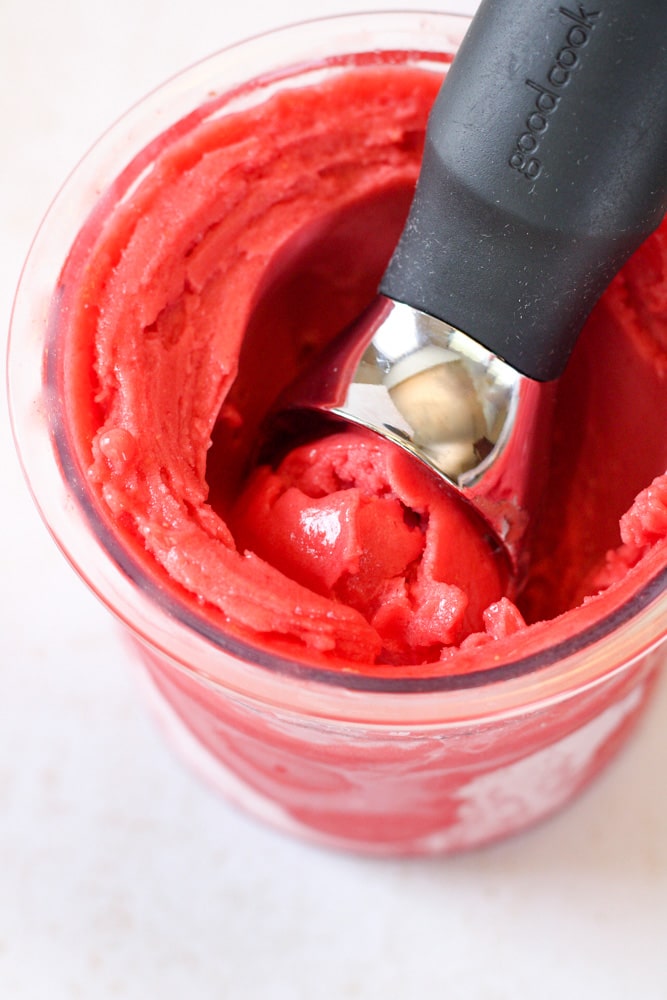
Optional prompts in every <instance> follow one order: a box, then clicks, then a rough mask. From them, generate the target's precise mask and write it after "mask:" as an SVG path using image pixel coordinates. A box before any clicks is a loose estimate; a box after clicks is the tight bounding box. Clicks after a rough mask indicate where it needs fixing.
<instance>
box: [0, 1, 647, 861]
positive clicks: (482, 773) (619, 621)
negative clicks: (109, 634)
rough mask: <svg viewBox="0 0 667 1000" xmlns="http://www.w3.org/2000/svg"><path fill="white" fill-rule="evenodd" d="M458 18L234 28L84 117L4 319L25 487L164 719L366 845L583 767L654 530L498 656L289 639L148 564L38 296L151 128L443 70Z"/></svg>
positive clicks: (457, 845) (616, 691) (434, 833)
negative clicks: (98, 480) (111, 510)
mask: <svg viewBox="0 0 667 1000" xmlns="http://www.w3.org/2000/svg"><path fill="white" fill-rule="evenodd" d="M467 24H468V21H467V20H466V19H465V18H463V17H459V16H456V15H449V14H431V13H418V12H406V13H400V12H393V13H380V14H355V15H349V16H342V17H337V18H331V19H324V20H320V21H313V22H310V23H303V24H299V25H294V26H290V27H287V28H285V29H282V30H279V31H274V32H271V33H269V34H266V35H264V36H260V37H257V38H254V39H251V40H249V41H247V42H244V43H242V44H240V45H236V46H234V47H232V48H229V49H227V50H225V51H222V52H220V53H218V54H216V55H214V56H212V57H211V58H210V59H207V60H205V61H204V62H202V63H201V64H198V65H196V66H194V67H193V68H191V69H189V70H187V71H186V72H184V73H183V74H181V75H179V76H177V77H175V78H174V79H172V80H171V81H169V82H168V83H167V84H165V85H164V86H163V87H161V88H160V89H158V90H157V91H155V92H154V93H153V94H151V95H149V96H148V97H147V98H146V99H145V100H144V101H143V102H141V103H140V104H139V105H138V106H136V107H135V108H134V109H133V110H132V111H130V112H129V113H128V115H127V116H125V117H124V118H123V119H122V120H121V121H120V122H119V123H117V124H116V125H115V126H114V127H113V128H112V129H111V130H110V131H109V132H107V133H106V134H105V136H103V138H102V139H101V140H100V141H99V143H98V144H97V145H96V146H95V147H94V148H93V150H92V151H91V152H90V153H89V154H88V156H87V157H86V158H85V159H84V160H83V162H82V163H81V164H80V165H79V166H78V167H77V168H76V170H75V171H74V173H73V174H72V176H71V177H70V179H69V180H68V182H67V183H66V185H65V186H64V188H63V190H62V191H61V192H60V194H59V195H58V197H57V198H56V200H55V202H54V204H53V206H52V207H51V209H50V211H49V213H48V215H47V217H46V219H45V221H44V223H43V225H42V228H41V230H40V232H39V233H38V236H37V238H36V240H35V243H34V246H33V248H32V251H31V253H30V256H29V259H28V261H27V264H26V267H25V271H24V274H23V277H22V281H21V285H20V288H19V292H18V296H17V300H16V305H15V310H14V315H13V323H12V333H11V344H10V364H9V369H10V370H9V375H10V399H11V409H12V418H13V425H14V429H15V434H16V438H17V443H18V449H19V452H20V456H21V459H22V462H23V465H24V468H25V471H26V475H27V478H28V481H29V484H30V488H31V490H32V493H33V495H34V497H35V500H36V502H37V505H38V506H39V508H40V510H41V512H42V514H43V517H44V519H45V521H46V522H47V524H48V526H49V528H50V530H51V532H52V534H53V536H54V538H55V540H56V542H57V543H58V544H59V546H60V547H61V548H62V550H63V552H64V553H65V555H66V556H67V558H68V559H69V561H70V562H71V564H72V565H73V566H74V568H75V569H76V571H77V572H78V573H79V574H80V576H81V577H82V578H83V580H84V581H85V582H86V583H87V584H88V586H89V587H90V588H91V589H92V590H93V591H94V592H95V593H96V594H97V595H98V596H99V597H100V599H101V600H102V601H103V602H104V603H105V604H106V605H107V607H108V608H109V609H110V611H111V612H112V613H113V614H114V615H115V616H116V617H117V619H119V621H120V622H121V623H122V625H123V627H124V629H125V631H126V633H127V636H128V639H129V645H128V648H129V650H130V655H131V656H132V657H133V658H135V659H136V661H137V662H138V663H139V664H141V665H142V668H143V672H144V676H145V677H146V679H147V682H148V688H149V691H150V694H151V697H152V699H153V701H154V704H155V706H156V708H157V710H158V713H159V715H160V717H161V719H162V720H163V722H164V724H165V727H166V729H167V731H168V733H169V734H170V737H171V738H172V739H174V740H175V741H176V742H177V744H178V745H179V746H180V748H181V749H182V751H183V753H184V755H185V756H186V757H187V759H188V760H189V761H190V762H191V763H192V764H193V765H194V766H195V767H196V768H197V769H198V770H199V771H200V772H201V773H202V774H204V775H205V776H206V778H207V779H208V780H210V781H212V782H213V783H214V785H215V786H216V787H217V788H219V789H220V791H221V792H222V793H223V794H224V795H226V796H227V797H228V798H229V799H231V800H232V801H234V802H236V803H238V804H240V805H241V806H242V807H243V808H245V809H246V810H248V811H249V812H250V813H252V814H254V815H256V816H257V817H259V818H261V819H263V820H266V821H268V822H270V823H272V824H274V825H275V826H277V827H279V828H281V829H283V830H285V831H289V832H291V833H294V834H297V835H300V836H304V837H306V838H309V839H311V840H314V841H316V842H319V843H322V844H326V845H330V846H335V847H340V848H346V849H351V850H357V851H362V852H366V853H371V854H378V855H381V854H399V853H404V854H405V853H413V854H419V853H435V852H450V851H458V850H463V849H468V848H471V847H474V846H478V845H480V844H483V843H485V842H488V841H491V840H494V839H497V838H500V837H504V836H507V835H509V834H512V833H515V832H516V831H518V830H521V829H523V828H525V827H526V826H528V825H529V824H532V823H534V822H536V821H537V820H540V819H542V818H543V817H545V816H547V815H548V814H550V813H552V812H553V811H554V810H556V809H558V808H559V807H561V806H563V805H564V804H565V803H566V802H568V801H569V800H570V799H571V798H572V797H573V796H574V795H575V794H576V793H578V792H579V791H580V790H581V789H582V788H584V787H585V786H586V785H587V784H588V782H590V780H591V779H592V778H593V777H594V776H595V775H596V774H598V772H599V771H600V770H601V769H602V768H603V767H604V766H605V765H606V764H607V762H608V761H609V760H610V759H611V758H612V756H613V755H614V753H615V752H616V751H617V749H618V748H619V747H620V746H621V744H622V743H623V742H624V740H625V739H626V737H627V736H628V734H629V733H630V732H631V730H632V727H633V724H634V723H635V721H636V719H637V718H638V717H639V715H640V713H641V709H642V707H643V706H644V704H645V702H646V700H647V698H648V697H649V694H650V691H651V687H652V684H653V683H654V680H655V675H656V668H657V667H658V666H659V664H660V663H661V662H662V660H663V659H664V651H663V650H662V649H661V648H660V647H661V643H662V640H663V639H664V637H665V631H666V613H667V598H666V596H665V580H666V579H667V566H666V557H665V549H664V547H662V548H660V547H658V548H657V549H656V551H655V552H653V553H651V554H649V555H648V556H647V557H646V559H645V560H644V561H643V563H642V565H641V567H640V568H639V569H638V570H637V571H636V572H635V573H634V574H632V575H631V576H630V577H629V578H628V579H627V581H624V582H623V583H622V584H621V585H619V586H618V587H617V588H616V589H615V590H614V591H613V594H611V596H610V597H609V599H608V600H606V601H605V602H603V603H602V604H599V605H598V604H595V603H592V604H591V603H589V604H583V605H582V606H580V607H577V608H575V609H573V610H572V611H569V612H567V615H566V616H565V617H564V618H563V619H561V620H559V621H558V622H556V623H554V625H553V628H550V627H549V626H546V627H543V628H541V629H540V630H538V631H537V632H535V634H533V633H532V632H531V633H528V634H527V635H526V636H525V637H524V638H523V639H522V641H521V642H517V644H516V647H515V648H513V649H511V650H510V651H509V652H508V650H507V646H504V647H503V655H502V657H500V658H499V657H498V656H497V655H496V654H495V653H494V651H493V650H492V649H489V650H487V652H486V653H485V654H484V655H485V656H486V659H484V657H482V659H481V660H480V667H483V669H477V670H475V671H473V672H472V673H469V674H462V675H454V676H452V675H447V674H446V673H444V672H443V673H442V674H439V673H438V672H437V671H436V672H434V671H431V672H430V673H429V675H428V676H424V677H420V676H419V675H418V673H417V674H416V675H412V676H408V675H403V674H402V673H401V672H398V673H395V674H393V675H392V674H390V673H389V672H387V671H378V672H376V673H374V672H373V671H372V670H370V669H369V670H368V671H360V672H352V671H341V670H339V669H330V668H328V667H327V665H326V662H325V661H323V660H322V659H321V658H319V659H318V658H317V657H315V658H313V659H312V661H311V662H309V661H308V658H307V657H304V656H300V657H299V658H296V657H294V658H290V657H289V656H288V655H286V653H285V649H284V647H283V648H281V649H280V650H272V649H271V646H270V644H267V643H260V642H256V643H255V642H252V641H251V640H250V639H248V638H247V637H246V636H244V635H243V634H241V633H240V632H239V630H238V629H235V628H233V627H231V626H230V627H229V628H225V626H224V624H221V623H220V622H219V621H212V620H211V619H210V618H208V617H207V616H206V614H205V613H204V612H203V611H202V612H199V611H198V610H197V607H196V603H195V604H193V602H192V600H186V599H185V598H183V599H181V597H179V590H178V588H177V587H169V586H163V585H162V584H161V583H160V582H156V578H155V577H154V575H153V574H152V573H151V572H150V571H149V569H147V564H146V562H145V559H144V557H143V556H142V555H141V554H140V553H138V551H137V549H136V546H135V545H133V544H131V543H129V542H128V539H127V538H126V537H125V535H124V534H123V533H122V532H121V531H116V530H115V529H114V524H113V521H112V520H111V519H110V518H109V517H108V516H107V515H106V514H105V512H104V511H103V510H102V509H101V507H100V502H99V497H98V496H97V495H96V494H95V493H94V491H93V490H92V489H91V488H90V486H89V484H88V482H87V480H86V472H85V468H84V465H83V463H82V462H81V458H80V454H81V449H80V447H79V445H77V444H76V441H77V440H79V441H80V439H81V433H82V432H81V428H80V427H76V426H75V425H76V423H77V420H79V417H80V410H76V412H75V408H74V407H73V405H72V402H71V400H70V399H68V390H67V386H68V384H69V382H68V379H69V377H70V376H69V375H68V374H67V372H66V371H65V370H64V369H63V361H62V358H63V349H62V343H61V339H62V337H64V336H65V335H66V323H63V324H60V323H59V321H58V311H57V309H55V310H54V301H55V296H57V289H58V283H59V275H60V274H61V271H62V268H63V264H64V262H65V260H66V258H67V256H68V253H69V251H70V247H71V246H72V245H73V244H74V243H75V241H77V240H78V241H79V243H78V245H79V247H80V248H83V249H82V250H81V252H83V253H85V252H86V239H85V238H84V239H83V241H82V239H81V235H80V234H81V233H84V234H85V233H86V232H88V233H93V232H94V231H95V227H96V226H97V225H98V224H101V221H102V220H103V219H104V218H105V216H106V213H108V212H109V211H112V210H113V207H114V205H115V204H116V203H117V202H119V201H122V200H123V199H127V198H128V196H129V195H130V194H131V192H132V191H133V190H136V189H137V187H138V186H139V185H140V184H141V182H142V179H143V178H145V177H146V176H148V174H149V173H150V171H151V169H152V167H153V164H154V159H155V156H156V155H157V154H158V152H159V151H160V150H162V149H163V148H165V142H167V144H169V143H171V142H174V143H177V142H178V141H180V139H181V138H182V137H183V136H184V135H187V133H188V131H189V130H190V129H191V128H194V127H196V125H197V123H198V122H200V121H202V120H204V119H205V118H206V117H207V116H218V117H219V116H225V115H231V114H234V113H235V112H237V111H242V110H243V109H247V108H249V107H251V106H253V105H256V104H258V103H260V102H262V101H265V100H267V99H268V97H269V96H270V95H271V94H273V93H276V92H277V91H280V90H281V89H282V88H292V87H302V86H308V85H310V84H312V83H313V82H316V81H318V80H322V79H325V78H326V77H327V75H328V74H334V73H340V72H341V71H348V70H350V68H351V67H353V66H355V65H363V66H368V65H374V64H375V63H378V64H382V65H386V64H387V62H388V61H389V62H393V63H395V64H396V65H397V66H419V67H425V68H428V69H434V70H436V71H438V72H443V71H445V70H446V67H447V64H448V62H449V61H450V60H451V57H452V55H453V53H454V52H455V51H456V48H457V46H458V44H459V42H460V40H461V38H462V37H463V35H464V33H465V30H466V28H467ZM388 53H390V54H391V55H389V56H388ZM54 316H55V319H54ZM63 330H65V333H64V332H63ZM65 353H66V352H65ZM77 405H78V404H77ZM77 413H78V414H79V417H78V416H77ZM91 669H94V664H91ZM119 739H122V734H121V733H119Z"/></svg>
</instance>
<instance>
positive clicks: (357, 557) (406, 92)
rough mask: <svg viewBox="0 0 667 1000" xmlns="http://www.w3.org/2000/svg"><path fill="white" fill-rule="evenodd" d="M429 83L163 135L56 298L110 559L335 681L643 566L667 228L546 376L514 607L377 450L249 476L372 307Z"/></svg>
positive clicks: (548, 612)
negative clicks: (333, 672) (533, 513)
mask: <svg viewBox="0 0 667 1000" xmlns="http://www.w3.org/2000/svg"><path fill="white" fill-rule="evenodd" d="M439 83H440V79H439V77H438V75H437V74H436V73H433V72H430V71H426V70H419V69H414V68H410V67H408V66H406V65H402V64H401V62H400V60H396V61H395V62H392V61H391V60H388V61H387V64H386V65H375V66H363V65H358V66H348V67H347V68H342V69H341V71H340V72H339V73H337V74H334V75H332V76H331V77H330V78H329V79H327V80H325V81H323V82H318V83H313V85H312V86H303V87H296V88H294V89H289V88H284V89H282V90H281V91H280V92H279V93H276V94H274V95H273V96H267V97H266V100H260V101H259V102H255V103H253V102H250V104H249V106H248V107H246V108H245V109H243V110H239V111H236V112H234V113H231V114H229V115H220V116H216V115H211V114H209V111H210V109H202V112H201V113H200V114H195V115H191V116H190V117H189V118H187V119H184V121H183V122H181V123H180V124H179V125H177V126H174V127H172V128H171V129H170V130H169V131H167V132H166V133H164V134H163V135H162V136H160V137H159V138H158V139H156V140H155V141H154V142H153V143H152V144H151V146H150V147H149V148H147V150H146V153H145V154H142V155H141V156H139V157H138V158H137V160H136V161H134V162H133V163H132V164H131V165H130V166H129V167H128V168H127V170H126V172H125V173H124V174H123V175H121V176H120V177H119V178H118V180H117V182H116V183H115V184H114V185H113V187H112V188H111V189H110V190H109V191H108V192H107V193H106V194H105V195H104V196H103V197H102V198H101V199H100V201H99V204H98V207H97V209H96V210H95V212H94V213H93V214H92V215H91V217H90V218H89V220H88V221H87V223H86V225H85V226H84V227H83V229H82V230H81V233H80V235H79V237H78V239H77V242H76V244H75V245H74V247H73V249H72V251H71V253H70V255H69V258H68V260H67V262H66V265H65V267H64V269H63V272H62V275H61V281H60V287H59V291H58V298H57V300H56V302H55V304H54V315H53V332H54V337H55V339H56V341H57V343H58V345H59V348H58V349H59V354H58V373H57V379H58V380H59V385H60V389H61V391H62V399H63V400H64V407H65V413H66V420H65V424H66V434H67V435H68V448H69V450H70V451H69V454H70V458H71V461H72V462H73V463H74V464H75V466H76V468H77V469H78V472H79V475H80V479H81V482H85V483H86V484H87V487H86V489H87V490H88V491H89V494H90V496H91V497H92V498H93V503H94V506H95V509H96V511H97V516H98V517H100V518H101V519H102V520H103V521H105V522H106V523H107V524H108V525H110V526H112V528H113V532H114V534H115V535H116V536H119V537H120V538H121V539H122V542H123V545H124V546H125V548H126V551H127V552H128V554H129V557H130V558H131V560H132V561H133V564H134V565H136V566H139V567H141V570H142V572H143V573H145V574H147V575H148V576H149V577H150V578H152V579H153V580H154V581H155V582H156V584H157V585H158V586H160V587H162V588H164V589H165V590H166V591H168V592H173V593H175V594H177V595H178V597H179V599H180V600H182V601H184V602H186V603H187V604H189V605H191V607H192V609H193V611H194V612H196V614H197V615H199V616H202V617H204V618H205V619H206V620H207V621H209V622H211V623H212V624H213V625H217V626H219V627H221V628H222V629H224V630H226V631H230V632H232V633H233V634H235V635H238V636H240V637H242V638H244V639H245V640H247V641H249V642H251V643H255V644H256V645H258V646H260V647H264V648H268V649H272V650H276V651H278V652H280V653H283V654H287V655H289V656H290V657H293V658H295V659H297V660H302V661H304V662H309V663H315V664H326V665H327V666H330V667H333V668H337V669H340V670H346V671H377V672H378V673H382V674H386V673H393V674H396V673H397V672H398V673H400V672H404V673H406V674H412V675H414V674H415V673H416V674H419V673H424V674H434V673H436V674H437V673H460V672H468V671H477V670H480V669H484V668H485V667H488V666H490V665H493V664H494V663H497V662H498V661H499V659H500V658H501V657H502V656H504V657H507V655H508V652H511V654H512V655H519V654H521V653H523V652H524V651H525V652H529V651H531V650H534V649H537V648H540V647H541V646H543V645H545V644H546V643H547V642H548V643H550V644H552V643H553V642H554V641H556V640H558V639H559V638H562V637H565V636H567V635H568V633H569V631H570V630H571V628H572V627H573V626H572V624H571V618H570V616H572V615H574V616H576V621H577V623H578V625H581V623H582V622H593V621H595V620H597V619H598V618H602V617H604V616H605V615H607V614H608V613H609V612H610V611H612V610H613V609H614V608H615V607H616V606H617V605H618V604H619V603H620V602H621V600H622V599H623V597H624V595H627V593H628V592H630V591H631V590H632V588H636V587H637V586H638V585H639V583H640V582H644V581H646V580H648V579H650V578H651V577H652V576H655V575H656V574H657V572H658V571H659V570H660V569H661V568H662V567H664V564H665V559H666V556H667V477H666V476H665V475H664V470H665V467H666V466H667V435H666V434H665V433H664V428H665V426H667V392H666V391H665V389H666V387H667V275H665V263H664V262H665V260H667V232H666V231H665V230H664V229H663V230H661V231H659V232H658V233H656V234H655V235H654V236H652V237H651V238H650V239H649V240H648V241H647V243H646V244H645V245H644V246H643V247H642V248H641V249H640V250H639V252H638V253H637V254H636V255H635V257H634V258H633V259H632V260H631V261H630V262H629V264H628V265H627V266H626V267H625V269H624V271H623V272H622V273H621V274H620V275H619V276H618V277H617V279H616V280H615V282H614V283H613V285H612V287H611V288H610V290H609V291H608V292H607V294H606V296H605V297H604V298H603V300H602V301H601V303H600V304H599V306H598V307H597V309H596V311H595V313H594V315H593V316H592V317H591V319H590V321H589V323H588V325H587V328H586V330H585V332H584V334H583V336H582V338H581V341H580V343H579V345H578V347H577V349H576V351H575V354H574V356H573V359H572V361H571V363H570V366H569V368H568V370H567V372H566V374H565V376H564V377H563V379H562V384H561V386H560V389H559V396H558V403H557V411H556V421H555V429H554V435H553V439H552V440H551V441H549V442H545V448H548V449H549V451H550V469H551V472H550V478H549V482H548V485H547V490H546V495H545V499H544V502H543V505H542V507H541V509H540V510H539V512H538V515H537V518H536V525H535V532H534V537H533V538H532V539H531V546H532V562H531V568H530V572H529V575H528V579H527V581H526V584H525V587H524V588H523V589H522V591H521V592H520V593H519V594H514V593H511V594H510V593H509V591H508V582H507V579H506V576H505V574H504V572H503V570H502V567H501V564H500V563H499V562H498V560H497V559H496V557H495V554H494V551H493V549H492V547H491V545H490V543H489V540H488V538H486V536H485V534H484V532H483V530H482V529H481V528H480V525H479V524H478V523H477V522H476V521H475V520H474V519H471V517H470V516H469V515H468V514H467V513H466V512H465V511H464V510H463V509H462V508H461V506H460V505H459V504H457V503H455V502H453V501H452V500H451V499H450V498H449V497H448V495H447V494H446V493H445V492H444V491H442V490H441V489H439V488H438V486H437V484H436V483H434V481H432V480H431V479H430V477H429V476H428V475H427V474H424V473H423V472H420V470H419V469H418V468H417V467H416V466H415V464H414V463H413V461H411V460H410V459H409V458H408V457H406V456H405V455H403V454H402V453H400V452H398V451H397V450H395V449H394V448H393V447H392V446H391V445H388V444H386V443H384V442H382V441H380V440H378V439H377V438H375V437H371V436H368V435H366V434H364V433H362V432H356V431H349V432H342V433H336V434H334V435H329V436H326V437H324V438H322V439H321V440H319V441H317V442H309V443H307V444H302V445H299V446H297V447H295V448H294V449H293V450H292V451H289V450H288V452H287V454H286V455H285V456H284V458H283V459H282V460H281V461H280V462H279V463H277V464H276V466H275V467H274V466H267V465H263V466H260V467H255V458H256V455H257V449H258V439H259V437H260V435H261V428H262V421H263V419H264V417H265V415H266V413H267V411H269V410H270V409H271V406H272V404H273V403H274V401H275V399H276V397H277V395H278V394H279V392H280V391H281V389H283V388H284V386H285V385H287V384H288V383H289V382H290V381H291V380H292V379H293V377H294V376H295V375H296V374H297V373H298V372H299V371H300V370H302V368H303V367H304V366H305V365H307V363H308V361H309V359H311V358H312V357H313V355H314V354H315V353H316V352H317V351H318V350H319V349H321V348H322V347H323V346H324V345H325V344H326V343H327V342H328V341H329V340H330V339H331V337H333V336H334V335H335V334H336V332H338V331H339V330H340V329H341V328H342V327H343V326H345V325H346V324H347V323H348V322H349V321H350V320H351V319H353V318H354V317H355V316H356V315H358V314H359V313H360V312H361V310H362V308H363V307H364V306H365V305H366V304H367V303H368V302H369V301H370V299H371V298H372V297H373V295H374V294H375V290H376V286H377V282H378V280H379V277H380V275H381V273H382V271H383V269H384V267H385V264H386V262H387V260H388V257H389V255H390V253H391V250H392V248H393V246H394V244H395V241H396V239H397V237H398V234H399V232H400V229H401V227H402V224H403V222H404V219H405V216H406V213H407V209H408V206H409V202H410V198H411V194H412V190H413V186H414V183H415V180H416V177H417V173H418V169H419V163H420V153H421V149H422V142H423V135H424V128H425V122H426V116H427V113H428V109H429V107H430V105H431V103H432V101H433V99H434V97H435V93H436V90H437V87H438V86H439ZM471 332H473V331H471ZM619 524H620V528H619Z"/></svg>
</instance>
